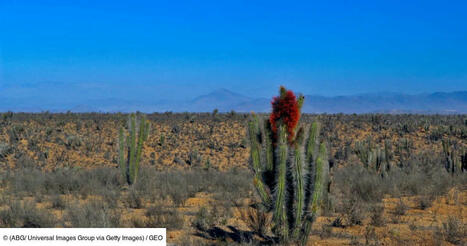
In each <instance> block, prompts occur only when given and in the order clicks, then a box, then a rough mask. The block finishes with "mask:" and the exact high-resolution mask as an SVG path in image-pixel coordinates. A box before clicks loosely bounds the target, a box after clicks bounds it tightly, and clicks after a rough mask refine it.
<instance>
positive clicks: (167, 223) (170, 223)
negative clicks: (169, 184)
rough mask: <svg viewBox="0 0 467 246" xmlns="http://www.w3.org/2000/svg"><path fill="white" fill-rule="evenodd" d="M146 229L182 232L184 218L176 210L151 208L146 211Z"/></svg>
mask: <svg viewBox="0 0 467 246" xmlns="http://www.w3.org/2000/svg"><path fill="white" fill-rule="evenodd" d="M145 216H146V218H147V223H146V227H150V228H161V227H162V228H168V229H169V230H180V229H182V228H183V218H182V216H180V214H179V213H178V212H177V210H176V209H169V208H162V207H155V206H152V207H149V208H147V209H146V213H145Z"/></svg>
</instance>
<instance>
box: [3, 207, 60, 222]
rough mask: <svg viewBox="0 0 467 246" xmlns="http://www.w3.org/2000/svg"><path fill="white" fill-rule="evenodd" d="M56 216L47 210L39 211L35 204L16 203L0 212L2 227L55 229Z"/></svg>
mask: <svg viewBox="0 0 467 246" xmlns="http://www.w3.org/2000/svg"><path fill="white" fill-rule="evenodd" d="M53 218H54V216H53V215H52V214H50V213H49V212H48V211H47V210H44V209H38V208H37V207H36V204H34V203H33V202H20V201H14V202H13V203H12V204H11V205H10V207H9V208H8V209H6V210H2V211H0V227H16V228H18V227H23V228H46V227H54V226H55V223H56V222H55V220H54V219H53Z"/></svg>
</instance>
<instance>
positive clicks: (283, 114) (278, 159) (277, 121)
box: [248, 87, 329, 245]
mask: <svg viewBox="0 0 467 246" xmlns="http://www.w3.org/2000/svg"><path fill="white" fill-rule="evenodd" d="M302 104H303V97H299V98H298V99H297V98H296V97H295V95H294V94H293V93H292V92H291V91H287V90H285V88H283V87H281V90H280V96H279V97H276V98H274V101H273V113H272V114H271V116H270V118H269V120H264V124H262V123H261V124H260V122H263V119H261V117H259V116H257V115H255V114H253V115H252V117H251V120H250V121H249V122H248V133H249V139H250V146H251V149H250V151H251V152H250V157H251V166H252V169H253V171H254V182H253V183H254V186H255V188H256V190H257V192H258V194H259V197H260V198H261V204H262V209H264V210H266V211H267V212H272V216H273V223H272V232H273V233H274V234H275V235H276V236H277V238H278V239H279V241H280V242H281V243H288V242H295V243H299V244H302V245H305V244H306V242H307V240H308V235H309V234H310V231H311V225H312V224H313V222H314V220H315V219H316V218H317V216H318V215H319V212H320V207H321V204H322V193H323V191H324V187H325V182H326V180H327V173H328V169H329V165H328V161H327V152H326V146H325V144H324V143H322V144H320V140H319V131H320V125H319V123H318V122H315V123H313V124H312V126H311V127H306V126H301V127H297V126H298V120H299V118H300V108H301V105H302ZM287 107H288V108H287ZM291 128H292V129H291ZM295 128H298V131H295V130H296V129H295ZM306 129H308V130H306Z"/></svg>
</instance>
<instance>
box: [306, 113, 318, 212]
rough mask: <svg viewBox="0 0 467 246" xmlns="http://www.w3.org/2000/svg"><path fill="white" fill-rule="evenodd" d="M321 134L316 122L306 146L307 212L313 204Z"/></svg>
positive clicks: (310, 131)
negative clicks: (312, 198) (316, 163)
mask: <svg viewBox="0 0 467 246" xmlns="http://www.w3.org/2000/svg"><path fill="white" fill-rule="evenodd" d="M319 132H320V123H319V122H317V121H315V122H313V124H312V125H311V128H310V130H309V138H308V142H307V146H306V159H305V161H306V162H305V163H306V170H305V171H306V173H305V176H306V177H307V178H306V180H305V182H306V184H305V205H304V209H305V210H307V209H308V207H309V204H310V203H311V197H312V191H313V180H314V177H313V174H314V173H315V162H316V158H317V157H318V148H319Z"/></svg>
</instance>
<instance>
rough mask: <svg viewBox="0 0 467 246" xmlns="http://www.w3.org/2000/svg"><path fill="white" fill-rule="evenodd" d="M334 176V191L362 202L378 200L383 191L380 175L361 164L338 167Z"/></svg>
mask: <svg viewBox="0 0 467 246" xmlns="http://www.w3.org/2000/svg"><path fill="white" fill-rule="evenodd" d="M334 177H335V178H334V179H333V180H334V184H333V185H334V188H335V189H336V190H337V191H336V192H337V193H340V194H342V195H344V196H346V197H345V198H349V196H351V197H353V198H355V199H357V198H358V200H362V201H364V202H379V201H381V199H382V197H383V195H384V193H385V190H384V188H385V187H384V185H383V180H382V178H381V176H380V175H378V174H376V173H373V172H370V171H368V170H367V169H365V168H363V167H362V166H361V165H349V166H345V167H342V168H339V169H337V170H336V172H335V173H334Z"/></svg>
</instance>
